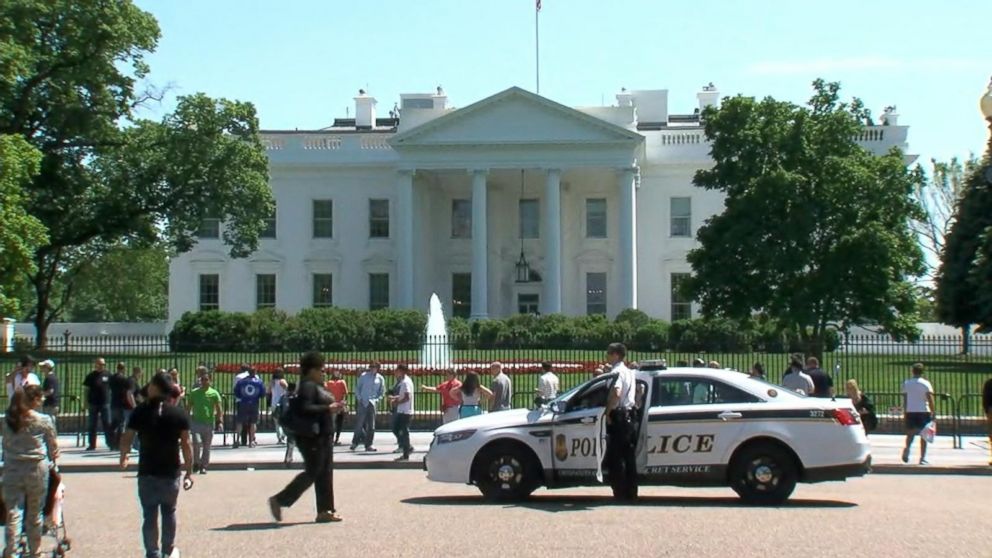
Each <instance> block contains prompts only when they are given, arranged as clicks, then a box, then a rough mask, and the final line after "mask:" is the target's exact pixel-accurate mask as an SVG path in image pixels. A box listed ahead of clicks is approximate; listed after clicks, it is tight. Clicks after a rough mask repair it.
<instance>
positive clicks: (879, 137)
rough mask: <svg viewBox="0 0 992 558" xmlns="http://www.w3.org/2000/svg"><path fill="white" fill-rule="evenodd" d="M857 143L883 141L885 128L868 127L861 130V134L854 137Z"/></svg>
mask: <svg viewBox="0 0 992 558" xmlns="http://www.w3.org/2000/svg"><path fill="white" fill-rule="evenodd" d="M854 141H857V142H862V143H865V142H870V141H885V128H884V127H881V126H869V127H866V128H862V130H861V132H860V133H859V134H858V135H857V136H855V137H854Z"/></svg>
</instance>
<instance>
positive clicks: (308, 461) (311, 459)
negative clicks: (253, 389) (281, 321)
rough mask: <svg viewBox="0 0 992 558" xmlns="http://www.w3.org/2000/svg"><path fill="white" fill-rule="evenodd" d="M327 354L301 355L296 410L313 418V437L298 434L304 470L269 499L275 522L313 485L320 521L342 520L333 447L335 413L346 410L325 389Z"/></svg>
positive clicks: (297, 439)
mask: <svg viewBox="0 0 992 558" xmlns="http://www.w3.org/2000/svg"><path fill="white" fill-rule="evenodd" d="M323 374H324V357H322V356H321V355H320V353H318V352H315V351H311V352H308V353H306V354H304V355H303V356H302V357H301V358H300V385H299V387H298V388H297V390H296V397H295V401H293V402H291V405H292V406H293V409H292V410H291V411H289V412H299V413H300V414H301V415H304V416H306V417H307V418H308V419H310V420H311V421H312V423H311V427H312V430H313V435H312V436H305V435H302V434H300V433H296V435H295V438H296V447H297V449H299V451H300V454H301V455H302V456H303V464H304V469H303V472H302V473H300V474H298V475H296V478H294V479H293V480H292V482H290V483H289V484H287V485H286V488H284V489H282V492H280V493H279V494H276V495H275V496H273V497H271V498H269V511H271V512H272V517H273V518H275V520H276V521H282V508H288V507H290V506H292V505H293V504H294V503H296V501H297V500H298V499H299V498H300V496H301V495H302V494H303V492H304V491H305V490H306V489H307V488H309V487H310V485H311V484H312V485H313V487H314V496H316V499H317V518H316V519H315V521H316V522H317V523H331V522H335V521H341V516H340V515H338V514H337V512H336V510H335V509H334V452H333V448H332V447H331V434H332V433H333V428H332V425H333V415H334V414H335V413H339V412H341V411H342V410H343V409H344V403H343V402H335V401H334V397H333V396H332V395H331V394H330V393H329V392H328V391H327V390H325V389H324V379H323Z"/></svg>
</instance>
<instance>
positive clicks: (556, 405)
mask: <svg viewBox="0 0 992 558" xmlns="http://www.w3.org/2000/svg"><path fill="white" fill-rule="evenodd" d="M548 408H549V409H551V412H552V413H554V414H556V415H558V414H561V413H562V412H563V409H562V405H561V402H559V401H552V402H551V404H550V405H548Z"/></svg>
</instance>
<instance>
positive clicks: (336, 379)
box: [324, 370, 348, 446]
mask: <svg viewBox="0 0 992 558" xmlns="http://www.w3.org/2000/svg"><path fill="white" fill-rule="evenodd" d="M324 387H325V388H326V389H327V391H329V392H331V395H333V396H334V400H335V401H340V402H341V403H344V404H345V409H347V405H348V384H347V383H345V381H344V377H342V376H341V371H340V370H334V371H332V372H331V379H330V380H327V384H325V385H324ZM345 413H346V411H345V410H342V411H341V412H340V413H335V415H334V445H335V446H340V445H341V430H343V429H344V415H345Z"/></svg>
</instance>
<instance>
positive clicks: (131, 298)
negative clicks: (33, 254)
mask: <svg viewBox="0 0 992 558" xmlns="http://www.w3.org/2000/svg"><path fill="white" fill-rule="evenodd" d="M80 265H82V266H83V267H82V268H81V269H76V270H73V272H74V273H75V275H76V277H75V281H74V288H75V292H74V294H73V296H72V298H71V299H70V300H69V303H68V306H67V307H66V310H65V319H66V320H67V321H70V322H150V321H165V320H166V318H167V317H168V311H169V296H168V295H169V250H168V249H167V247H166V246H164V245H162V244H155V245H152V246H149V247H135V246H126V245H120V246H117V247H114V248H110V249H108V250H106V251H105V252H104V253H103V254H101V255H100V256H99V257H98V258H96V259H94V260H91V261H86V262H82V263H81V264H80Z"/></svg>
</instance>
